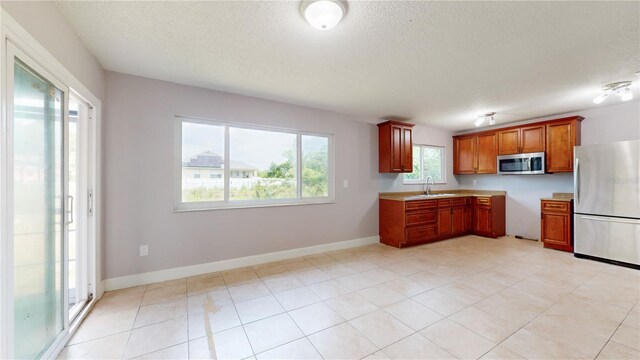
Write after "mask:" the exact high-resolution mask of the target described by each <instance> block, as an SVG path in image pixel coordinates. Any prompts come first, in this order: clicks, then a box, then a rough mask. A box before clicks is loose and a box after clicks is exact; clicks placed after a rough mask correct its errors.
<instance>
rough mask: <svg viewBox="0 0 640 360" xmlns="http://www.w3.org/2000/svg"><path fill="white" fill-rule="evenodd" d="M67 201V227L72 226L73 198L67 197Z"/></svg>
mask: <svg viewBox="0 0 640 360" xmlns="http://www.w3.org/2000/svg"><path fill="white" fill-rule="evenodd" d="M67 201H68V204H69V212H68V214H69V219H68V220H67V225H70V224H73V196H71V195H67Z"/></svg>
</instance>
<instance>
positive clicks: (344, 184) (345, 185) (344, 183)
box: [342, 179, 349, 189]
mask: <svg viewBox="0 0 640 360" xmlns="http://www.w3.org/2000/svg"><path fill="white" fill-rule="evenodd" d="M342 187H343V188H345V189H346V188H348V187H349V180H346V179H345V180H342Z"/></svg>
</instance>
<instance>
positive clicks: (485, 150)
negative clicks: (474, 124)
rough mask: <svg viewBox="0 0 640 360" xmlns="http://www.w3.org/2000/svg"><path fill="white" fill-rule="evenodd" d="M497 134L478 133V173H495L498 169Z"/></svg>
mask: <svg viewBox="0 0 640 360" xmlns="http://www.w3.org/2000/svg"><path fill="white" fill-rule="evenodd" d="M497 137H498V136H497V134H496V133H493V134H487V135H478V149H477V160H476V173H477V174H495V173H497V170H498V165H497V156H498V141H497Z"/></svg>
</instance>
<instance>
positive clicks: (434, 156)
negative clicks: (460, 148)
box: [422, 146, 444, 182]
mask: <svg viewBox="0 0 640 360" xmlns="http://www.w3.org/2000/svg"><path fill="white" fill-rule="evenodd" d="M442 155H443V148H441V147H431V146H424V147H423V148H422V156H423V160H422V161H423V166H424V178H425V179H426V178H427V176H431V177H432V178H433V180H434V181H435V182H444V176H443V170H442V169H443V156H442Z"/></svg>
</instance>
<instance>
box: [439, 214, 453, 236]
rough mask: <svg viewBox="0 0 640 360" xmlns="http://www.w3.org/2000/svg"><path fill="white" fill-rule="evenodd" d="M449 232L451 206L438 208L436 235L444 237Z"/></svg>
mask: <svg viewBox="0 0 640 360" xmlns="http://www.w3.org/2000/svg"><path fill="white" fill-rule="evenodd" d="M450 234H451V208H450V207H447V208H443V209H438V236H439V237H445V236H448V235H450Z"/></svg>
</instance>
